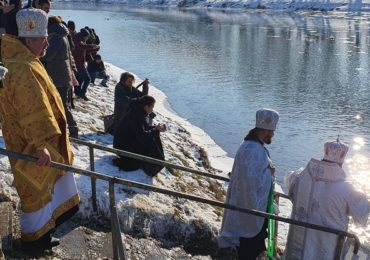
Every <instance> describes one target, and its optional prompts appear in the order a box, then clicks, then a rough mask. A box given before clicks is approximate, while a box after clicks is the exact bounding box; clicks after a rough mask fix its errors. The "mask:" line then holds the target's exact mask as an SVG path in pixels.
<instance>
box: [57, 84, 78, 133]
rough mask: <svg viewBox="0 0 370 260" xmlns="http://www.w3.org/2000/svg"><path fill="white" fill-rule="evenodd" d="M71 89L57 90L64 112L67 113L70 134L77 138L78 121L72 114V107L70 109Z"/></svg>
mask: <svg viewBox="0 0 370 260" xmlns="http://www.w3.org/2000/svg"><path fill="white" fill-rule="evenodd" d="M70 89H71V88H57V90H58V92H59V95H60V97H61V99H62V103H63V107H64V111H65V113H66V118H67V125H68V130H69V134H70V135H71V136H72V137H77V136H78V127H77V123H76V121H75V120H74V118H73V115H72V112H71V107H70V104H69V95H70Z"/></svg>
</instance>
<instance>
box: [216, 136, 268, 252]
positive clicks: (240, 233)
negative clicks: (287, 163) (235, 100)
mask: <svg viewBox="0 0 370 260" xmlns="http://www.w3.org/2000/svg"><path fill="white" fill-rule="evenodd" d="M272 168H273V166H272V162H271V159H270V157H269V155H268V152H267V150H266V149H265V147H264V145H263V144H262V143H260V142H258V141H254V140H247V141H244V142H243V143H242V144H241V145H240V147H239V149H238V152H237V153H236V156H235V160H234V165H233V169H232V172H231V178H230V183H229V187H228V190H227V196H226V203H228V204H231V205H234V206H238V207H241V208H248V209H255V210H258V211H264V212H266V209H267V202H268V195H269V192H270V188H271V183H272V177H271V176H272V170H271V169H272ZM264 221H265V220H264V218H262V217H257V216H254V215H249V214H245V213H241V212H238V211H234V210H230V209H225V211H224V216H223V219H222V226H221V231H220V235H219V238H218V243H219V246H220V247H233V246H239V238H240V237H244V238H251V237H254V236H256V235H257V234H258V233H259V232H260V231H261V230H262V227H263V224H264Z"/></svg>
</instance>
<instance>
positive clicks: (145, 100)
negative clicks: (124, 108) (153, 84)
mask: <svg viewBox="0 0 370 260" xmlns="http://www.w3.org/2000/svg"><path fill="white" fill-rule="evenodd" d="M154 103H155V98H154V97H152V96H142V97H140V98H139V100H138V106H139V107H141V108H143V109H144V107H145V106H152V105H154Z"/></svg>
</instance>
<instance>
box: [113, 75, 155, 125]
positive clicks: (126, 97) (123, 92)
mask: <svg viewBox="0 0 370 260" xmlns="http://www.w3.org/2000/svg"><path fill="white" fill-rule="evenodd" d="M148 90H149V89H148V87H147V86H146V87H143V91H142V92H141V91H140V90H137V89H136V88H135V87H128V86H126V85H124V84H122V83H121V82H118V84H117V85H116V88H115V90H114V124H118V122H119V121H120V120H121V119H122V118H123V117H124V116H125V115H126V113H127V112H128V110H129V108H130V103H131V101H132V100H134V99H137V98H138V97H142V96H145V95H148Z"/></svg>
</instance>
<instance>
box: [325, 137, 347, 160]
mask: <svg viewBox="0 0 370 260" xmlns="http://www.w3.org/2000/svg"><path fill="white" fill-rule="evenodd" d="M324 152H325V155H324V160H326V161H330V162H335V163H339V164H340V165H342V164H343V162H344V158H345V157H346V155H347V152H348V146H346V145H345V144H342V143H339V142H327V143H325V145H324Z"/></svg>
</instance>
